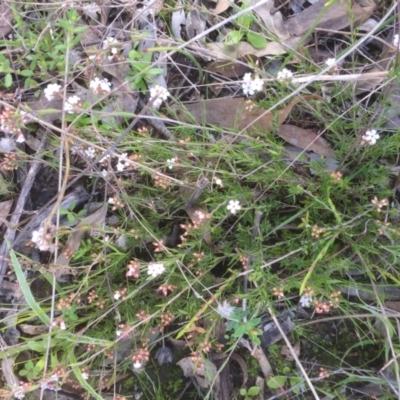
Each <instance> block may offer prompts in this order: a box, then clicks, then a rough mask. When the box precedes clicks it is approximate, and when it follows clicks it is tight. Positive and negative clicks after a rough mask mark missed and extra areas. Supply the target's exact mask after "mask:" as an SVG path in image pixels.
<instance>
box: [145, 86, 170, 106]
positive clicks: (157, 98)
mask: <svg viewBox="0 0 400 400" xmlns="http://www.w3.org/2000/svg"><path fill="white" fill-rule="evenodd" d="M149 89H150V101H153V100H154V102H153V104H152V106H151V107H152V108H155V109H156V110H158V109H159V108H160V106H161V103H162V102H163V101H165V100H167V98H168V96H169V95H170V93H169V92H168V90H167V89H166V88H165V87H163V86H160V85H151V86H150V87H149Z"/></svg>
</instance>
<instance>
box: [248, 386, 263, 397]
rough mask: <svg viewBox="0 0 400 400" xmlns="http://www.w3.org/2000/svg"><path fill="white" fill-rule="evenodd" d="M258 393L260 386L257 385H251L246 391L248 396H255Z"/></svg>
mask: <svg viewBox="0 0 400 400" xmlns="http://www.w3.org/2000/svg"><path fill="white" fill-rule="evenodd" d="M258 393H260V388H259V387H258V386H252V387H251V388H250V389H249V390H248V391H247V394H248V395H249V396H257V395H258Z"/></svg>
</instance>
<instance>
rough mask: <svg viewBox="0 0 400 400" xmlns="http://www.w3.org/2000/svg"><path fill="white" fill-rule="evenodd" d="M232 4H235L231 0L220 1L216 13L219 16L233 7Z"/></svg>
mask: <svg viewBox="0 0 400 400" xmlns="http://www.w3.org/2000/svg"><path fill="white" fill-rule="evenodd" d="M232 3H233V2H232V1H229V0H218V1H217V6H216V7H215V10H214V13H215V14H217V15H218V14H221V13H223V12H224V11H226V10H227V9H228V8H229V7H230V6H231V5H232Z"/></svg>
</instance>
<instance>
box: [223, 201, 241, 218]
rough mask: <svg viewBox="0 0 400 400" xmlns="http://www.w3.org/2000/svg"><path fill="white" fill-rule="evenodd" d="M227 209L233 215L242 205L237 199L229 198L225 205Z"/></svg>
mask: <svg viewBox="0 0 400 400" xmlns="http://www.w3.org/2000/svg"><path fill="white" fill-rule="evenodd" d="M226 208H227V209H228V211H230V212H231V213H232V214H233V215H235V214H236V211H239V210H240V209H241V208H242V206H241V205H240V203H239V200H229V203H228V205H227V206H226Z"/></svg>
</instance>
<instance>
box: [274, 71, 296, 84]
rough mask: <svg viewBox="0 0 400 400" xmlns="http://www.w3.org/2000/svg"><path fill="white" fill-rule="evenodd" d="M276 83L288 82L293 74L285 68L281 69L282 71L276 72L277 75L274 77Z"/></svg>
mask: <svg viewBox="0 0 400 400" xmlns="http://www.w3.org/2000/svg"><path fill="white" fill-rule="evenodd" d="M276 77H277V79H278V81H280V82H282V81H290V80H291V79H292V78H293V73H292V71H289V70H288V69H287V68H283V70H282V71H279V72H278V75H277V76H276Z"/></svg>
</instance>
